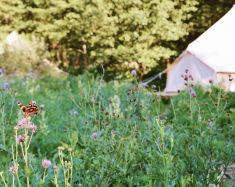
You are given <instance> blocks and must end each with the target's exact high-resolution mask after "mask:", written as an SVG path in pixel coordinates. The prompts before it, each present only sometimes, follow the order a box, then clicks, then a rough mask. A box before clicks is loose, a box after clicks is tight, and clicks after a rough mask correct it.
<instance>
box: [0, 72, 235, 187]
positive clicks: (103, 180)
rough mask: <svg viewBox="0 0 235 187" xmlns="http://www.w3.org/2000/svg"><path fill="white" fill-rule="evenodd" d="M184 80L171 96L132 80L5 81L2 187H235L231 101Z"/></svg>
mask: <svg viewBox="0 0 235 187" xmlns="http://www.w3.org/2000/svg"><path fill="white" fill-rule="evenodd" d="M130 73H131V74H132V76H134V77H135V76H136V74H137V72H136V71H131V72H130ZM185 76H186V75H185ZM185 76H184V77H182V78H184V79H185V80H186V83H188V85H189V87H188V90H187V89H186V90H185V91H180V93H179V95H178V96H174V97H171V98H164V97H160V96H158V95H157V94H156V91H157V88H158V86H157V85H152V86H149V85H144V86H142V85H141V84H140V82H139V81H138V80H137V79H136V80H135V81H132V82H130V81H126V82H123V81H122V82H118V81H111V82H105V81H104V80H103V79H102V77H97V78H95V77H94V76H93V75H89V74H86V75H82V76H79V77H73V76H70V77H68V78H67V79H63V80H61V79H57V78H51V77H44V78H38V79H33V78H31V77H26V78H24V79H22V78H21V79H10V80H8V81H9V83H8V85H9V86H8V87H7V88H6V87H4V86H3V87H2V89H1V92H0V97H1V99H0V106H1V107H0V110H1V113H0V115H1V116H0V121H1V123H0V125H1V128H0V129H1V131H0V143H1V144H0V152H1V154H0V186H4V187H7V186H21V187H23V186H27V187H29V186H56V187H59V186H65V187H71V186H164V187H169V186H179V187H183V186H219V185H220V186H234V185H235V183H234V176H232V175H229V174H228V172H227V171H228V169H229V167H230V166H231V165H232V164H233V163H234V159H235V149H234V139H235V125H234V124H235V95H234V94H233V93H228V92H224V91H223V90H222V89H219V88H216V87H214V88H209V89H206V90H205V89H201V88H200V87H197V86H194V85H191V84H190V82H189V81H191V79H192V78H191V79H190V78H189V79H190V80H189V79H188V78H185ZM5 81H6V80H5V78H4V76H2V77H1V84H2V85H5V84H6V83H5ZM29 103H30V104H29ZM28 104H29V105H28ZM24 107H25V108H24ZM29 109H31V110H29ZM37 110H38V111H39V112H38V113H37ZM33 111H36V112H35V113H33ZM27 114H29V115H27ZM31 114H32V115H31Z"/></svg>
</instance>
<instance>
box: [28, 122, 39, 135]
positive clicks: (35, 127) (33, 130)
mask: <svg viewBox="0 0 235 187" xmlns="http://www.w3.org/2000/svg"><path fill="white" fill-rule="evenodd" d="M29 129H30V130H31V131H32V133H35V132H36V131H37V126H36V125H35V124H33V123H30V125H29Z"/></svg>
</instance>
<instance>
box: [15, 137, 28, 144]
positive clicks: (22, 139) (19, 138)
mask: <svg viewBox="0 0 235 187" xmlns="http://www.w3.org/2000/svg"><path fill="white" fill-rule="evenodd" d="M25 140H26V138H25V136H23V135H18V136H17V138H16V141H17V143H23V142H24V141H25Z"/></svg>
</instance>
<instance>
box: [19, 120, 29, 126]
mask: <svg viewBox="0 0 235 187" xmlns="http://www.w3.org/2000/svg"><path fill="white" fill-rule="evenodd" d="M27 124H28V120H27V118H22V119H21V120H20V121H19V122H18V126H19V128H26V127H27Z"/></svg>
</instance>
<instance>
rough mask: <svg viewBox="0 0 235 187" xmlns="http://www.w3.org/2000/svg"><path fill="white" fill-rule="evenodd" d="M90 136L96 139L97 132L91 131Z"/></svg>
mask: <svg viewBox="0 0 235 187" xmlns="http://www.w3.org/2000/svg"><path fill="white" fill-rule="evenodd" d="M92 138H93V139H94V140H97V138H98V134H97V132H93V133H92Z"/></svg>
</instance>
